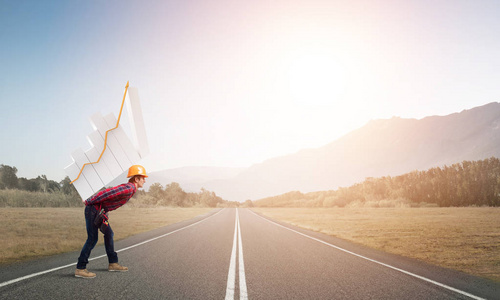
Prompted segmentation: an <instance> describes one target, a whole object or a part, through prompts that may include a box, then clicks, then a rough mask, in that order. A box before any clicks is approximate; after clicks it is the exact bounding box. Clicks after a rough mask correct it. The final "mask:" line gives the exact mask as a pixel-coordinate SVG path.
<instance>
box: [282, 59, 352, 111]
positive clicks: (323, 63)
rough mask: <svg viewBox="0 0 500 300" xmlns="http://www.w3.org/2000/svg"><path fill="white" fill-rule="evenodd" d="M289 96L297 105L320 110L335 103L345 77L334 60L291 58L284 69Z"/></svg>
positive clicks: (340, 94) (342, 88)
mask: <svg viewBox="0 0 500 300" xmlns="http://www.w3.org/2000/svg"><path fill="white" fill-rule="evenodd" d="M287 76H288V85H289V86H288V88H289V93H290V96H291V97H292V99H293V100H294V101H296V102H297V103H298V104H304V105H314V106H324V105H330V104H331V103H332V102H336V103H338V102H339V101H340V100H341V99H340V98H341V97H342V94H343V91H344V87H345V81H346V78H345V77H346V74H345V71H344V69H343V68H342V65H341V64H340V63H339V62H337V61H336V60H335V58H334V57H331V56H327V55H325V54H317V53H309V54H303V55H300V56H298V57H296V58H294V59H293V60H292V61H291V62H290V64H289V67H288V72H287Z"/></svg>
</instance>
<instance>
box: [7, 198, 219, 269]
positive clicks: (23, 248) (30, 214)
mask: <svg viewBox="0 0 500 300" xmlns="http://www.w3.org/2000/svg"><path fill="white" fill-rule="evenodd" d="M211 210H213V208H167V207H160V208H130V207H127V206H124V207H121V208H120V209H118V210H115V211H112V212H110V213H109V217H110V224H111V226H112V227H113V231H114V233H115V241H116V240H120V239H123V238H126V237H128V236H131V235H134V234H137V233H140V232H145V231H148V230H151V229H154V228H158V227H162V226H165V225H168V224H173V223H177V222H180V221H182V220H187V219H191V218H193V217H195V216H198V215H201V214H205V213H207V212H209V211H211ZM86 239H87V233H86V229H85V217H84V208H83V207H79V208H0V245H2V246H1V247H0V264H4V263H10V262H15V261H21V260H26V259H30V258H36V257H41V256H46V255H52V254H57V253H62V252H68V251H75V250H80V249H81V248H82V247H83V244H84V243H85V240H86ZM103 240H104V239H103V237H102V235H100V237H99V244H102V243H103Z"/></svg>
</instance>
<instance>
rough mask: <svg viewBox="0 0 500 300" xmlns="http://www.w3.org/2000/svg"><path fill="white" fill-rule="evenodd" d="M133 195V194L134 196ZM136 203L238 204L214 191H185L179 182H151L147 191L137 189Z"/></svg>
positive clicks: (184, 204)
mask: <svg viewBox="0 0 500 300" xmlns="http://www.w3.org/2000/svg"><path fill="white" fill-rule="evenodd" d="M134 197H135V196H134ZM136 203H139V204H145V205H153V206H179V207H192V206H206V207H221V206H238V203H237V202H230V201H226V200H224V199H222V198H221V197H219V196H217V195H216V194H215V192H211V191H208V190H206V189H204V188H201V191H200V192H199V193H188V192H185V191H184V190H183V189H182V188H181V186H180V185H179V183H177V182H172V183H169V184H167V185H166V186H165V187H163V186H162V185H161V184H160V183H158V182H156V183H153V184H152V185H151V186H150V187H149V191H148V192H146V191H138V192H137V200H136Z"/></svg>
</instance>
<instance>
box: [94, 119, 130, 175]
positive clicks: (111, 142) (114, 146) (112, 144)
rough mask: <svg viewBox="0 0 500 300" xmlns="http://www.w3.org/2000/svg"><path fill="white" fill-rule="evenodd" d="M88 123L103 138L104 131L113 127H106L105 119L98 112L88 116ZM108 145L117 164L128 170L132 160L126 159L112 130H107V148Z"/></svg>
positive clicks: (123, 169) (104, 135)
mask: <svg viewBox="0 0 500 300" xmlns="http://www.w3.org/2000/svg"><path fill="white" fill-rule="evenodd" d="M90 123H92V126H93V127H94V129H95V130H97V131H99V133H100V134H101V136H102V138H103V139H105V137H106V131H107V130H108V129H111V128H114V126H113V127H108V125H107V124H106V121H105V120H104V118H103V117H102V116H101V114H100V113H96V114H94V115H92V117H90ZM115 126H116V124H115ZM108 147H109V150H110V151H111V152H112V153H113V155H114V156H115V158H116V160H117V161H118V164H119V165H120V167H121V169H122V171H125V170H128V168H130V166H131V165H132V162H131V161H130V160H129V159H128V157H127V155H125V152H123V149H122V148H121V146H120V143H119V142H118V140H117V139H116V137H115V134H114V132H113V130H111V131H109V132H108V138H107V148H108Z"/></svg>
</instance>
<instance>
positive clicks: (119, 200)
mask: <svg viewBox="0 0 500 300" xmlns="http://www.w3.org/2000/svg"><path fill="white" fill-rule="evenodd" d="M146 177H148V176H147V175H146V170H145V169H144V167H142V166H140V165H134V166H132V167H130V169H129V170H128V175H127V178H130V179H129V181H128V183H125V184H121V185H118V186H115V187H112V188H108V189H105V190H103V191H100V192H98V193H96V194H94V195H93V196H92V197H90V198H89V199H87V200H84V201H83V203H84V204H85V223H86V226H87V241H86V242H85V245H83V249H82V252H81V253H80V257H79V258H78V264H77V265H76V271H75V276H76V277H82V278H94V277H96V274H95V273H92V272H89V271H88V270H87V264H88V263H89V256H90V252H91V251H92V249H93V248H94V246H95V245H96V244H97V238H98V233H99V227H98V226H97V225H96V224H94V220H95V219H96V217H97V216H98V215H99V211H101V209H104V211H105V215H106V216H105V219H106V220H107V213H108V212H109V211H112V210H115V209H117V208H119V207H120V206H122V205H124V204H125V203H127V202H128V200H130V198H132V196H133V195H134V194H135V192H136V191H137V189H138V188H142V186H143V185H144V183H145V182H146ZM106 225H108V226H102V227H101V228H102V231H103V233H104V246H105V248H106V254H107V255H108V262H109V266H108V271H118V272H126V271H128V268H127V267H124V266H121V265H120V264H118V254H117V253H116V252H115V249H114V243H113V230H111V226H109V224H107V221H106Z"/></svg>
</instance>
